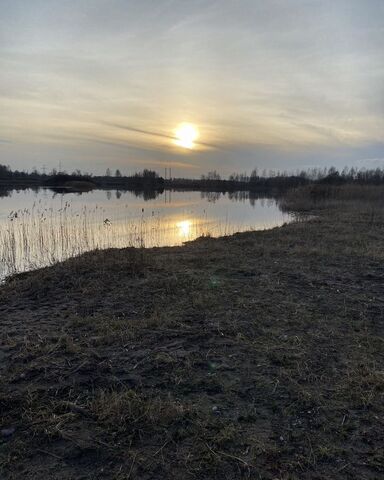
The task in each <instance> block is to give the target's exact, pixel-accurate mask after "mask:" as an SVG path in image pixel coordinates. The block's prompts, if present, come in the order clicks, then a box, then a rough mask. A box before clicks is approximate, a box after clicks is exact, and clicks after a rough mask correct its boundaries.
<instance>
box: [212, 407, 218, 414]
mask: <svg viewBox="0 0 384 480" xmlns="http://www.w3.org/2000/svg"><path fill="white" fill-rule="evenodd" d="M212 412H213V413H215V414H216V415H219V414H220V410H219V407H217V406H216V405H215V406H214V407H212Z"/></svg>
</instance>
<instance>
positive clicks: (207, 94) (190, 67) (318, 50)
mask: <svg viewBox="0 0 384 480" xmlns="http://www.w3.org/2000/svg"><path fill="white" fill-rule="evenodd" d="M383 15H384V3H383V2H382V1H381V0H370V1H369V2H361V0H338V1H337V2H335V1H334V0H323V1H321V2H319V1H315V0H291V1H290V2H286V1H284V0H269V1H268V2H255V1H254V0H242V2H241V8H239V4H238V2H233V1H232V0H220V1H219V0H195V1H193V2H184V1H176V0H157V1H156V2H153V1H150V0H130V1H129V2H127V1H125V0H110V1H108V2H105V1H104V0H92V1H91V0H81V1H75V0H67V1H65V2H62V1H59V0H50V1H49V2H47V1H45V0H35V1H34V2H30V1H29V0H28V1H27V0H12V1H11V0H3V1H2V15H1V18H0V62H1V63H2V75H1V79H0V132H1V136H2V137H4V138H7V137H9V138H12V139H13V141H14V144H13V146H12V151H11V149H8V150H7V155H8V161H9V162H11V163H12V162H24V165H23V166H24V167H28V166H29V163H30V162H31V161H34V160H31V158H30V156H29V153H28V149H27V148H26V145H27V144H32V143H35V144H38V143H41V145H42V148H43V144H44V143H47V142H49V143H56V150H55V149H54V148H53V146H52V150H51V151H50V154H51V158H50V159H49V158H48V159H47V161H48V162H49V161H50V162H52V164H56V163H57V159H58V158H63V156H67V157H68V159H69V160H68V161H70V162H71V163H75V162H78V163H79V164H78V167H80V168H82V167H83V166H86V168H88V169H91V168H92V167H93V166H94V164H92V162H91V161H90V153H87V152H86V151H85V148H89V149H90V150H89V152H94V150H93V149H92V148H91V146H90V145H91V140H92V139H93V142H94V143H95V144H96V142H99V143H98V144H99V145H101V144H103V145H104V147H105V151H104V150H103V155H104V162H105V163H107V162H108V152H109V153H110V155H111V156H113V157H114V158H117V157H116V155H119V158H120V160H119V161H121V162H123V161H124V158H126V160H125V161H126V162H127V165H129V164H130V162H131V164H132V165H134V161H135V160H134V159H132V157H131V156H126V157H124V155H125V152H126V151H128V150H129V151H130V152H132V154H135V155H136V154H137V155H139V156H140V161H148V162H151V161H153V162H155V161H156V160H158V161H164V160H165V159H167V158H169V159H170V160H171V161H176V162H177V161H179V160H177V159H178V158H179V157H180V158H181V159H182V160H180V161H181V163H183V162H184V160H185V158H186V157H183V156H182V153H180V155H178V154H177V152H175V151H174V149H173V148H172V142H169V140H172V139H173V136H172V133H168V132H172V131H173V130H174V128H175V127H176V126H177V124H179V123H181V122H185V121H187V122H190V123H194V124H196V125H197V126H198V128H199V130H200V132H201V136H200V139H199V146H200V147H201V148H199V149H196V150H199V151H196V152H193V153H191V154H190V157H189V158H188V162H186V163H189V160H191V159H192V160H191V163H192V164H193V165H195V164H196V165H197V166H199V167H200V168H201V170H204V169H208V168H209V169H210V168H216V169H218V170H220V169H222V168H223V169H229V168H232V169H233V170H236V169H237V170H242V169H245V168H248V166H249V165H250V164H251V163H252V162H253V161H257V162H259V163H260V164H262V163H264V164H265V165H266V167H268V166H269V164H271V163H272V164H284V165H286V167H287V168H289V167H292V166H293V165H295V164H296V163H298V162H299V163H300V162H310V157H311V150H312V152H319V154H318V155H317V154H314V155H313V160H314V161H316V162H319V163H320V164H328V163H329V162H332V161H334V160H335V159H340V158H341V157H342V158H343V161H344V159H345V161H346V162H347V163H348V158H347V157H348V155H349V161H351V162H353V161H354V159H355V158H356V155H358V152H360V151H361V149H366V150H367V151H368V150H369V148H370V146H374V145H377V144H378V143H380V140H381V139H382V132H383V131H384V69H383V66H382V65H383V62H382V55H383V54H382V52H383V50H384V36H383V32H382V18H383ZM124 131H126V132H127V136H126V137H128V138H124V134H123V132H124ZM128 133H130V135H129V136H128ZM87 139H88V140H87ZM128 139H129V141H128ZM4 148H5V144H4V143H2V149H4ZM108 149H109V150H108ZM117 151H119V153H118V152H117ZM95 155H96V156H97V157H98V158H99V157H100V159H99V160H98V162H100V163H101V162H102V161H103V160H102V158H101V156H98V155H97V152H95ZM263 155H264V156H263ZM304 158H306V160H304ZM359 158H370V157H369V156H365V155H363V156H360V157H359ZM372 158H373V157H372ZM375 158H376V157H375ZM378 158H381V156H380V155H378ZM23 159H24V160H23ZM159 159H160V160H159ZM297 159H299V160H297ZM137 161H138V160H137ZM180 168H181V166H180ZM186 168H187V169H188V168H189V167H186Z"/></svg>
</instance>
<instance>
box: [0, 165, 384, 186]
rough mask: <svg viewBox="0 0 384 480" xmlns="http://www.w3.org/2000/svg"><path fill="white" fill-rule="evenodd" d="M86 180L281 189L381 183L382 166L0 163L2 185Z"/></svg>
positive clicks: (383, 178)
mask: <svg viewBox="0 0 384 480" xmlns="http://www.w3.org/2000/svg"><path fill="white" fill-rule="evenodd" d="M77 181H79V182H89V183H90V184H93V185H94V186H95V187H96V188H120V189H131V190H139V191H140V190H147V191H148V190H159V189H163V188H173V189H193V190H203V191H217V192H226V191H229V192H230V191H235V190H249V191H259V192H260V191H263V192H274V191H283V190H287V189H291V188H296V187H299V186H304V185H308V184H324V185H343V184H359V185H365V184H367V185H380V184H384V168H376V169H365V168H361V169H357V168H354V167H351V168H349V167H345V168H343V169H342V170H337V169H336V168H335V167H330V168H312V169H307V170H301V171H296V172H295V173H292V172H288V171H274V170H262V171H261V172H259V171H258V169H254V170H252V172H251V173H250V174H247V173H233V174H231V175H229V177H228V178H222V177H221V175H220V174H219V173H218V172H217V171H216V170H214V171H211V172H208V173H207V174H205V175H202V176H201V177H200V178H199V179H189V178H172V179H167V180H164V178H163V177H161V176H160V175H159V174H158V173H157V172H155V171H153V170H148V169H144V170H143V171H142V172H137V173H134V174H132V175H128V176H126V175H123V174H122V173H121V171H120V170H119V169H116V170H115V172H114V173H112V171H111V169H110V168H107V170H106V173H105V175H92V174H90V173H82V172H81V171H80V170H75V171H73V172H72V173H67V172H59V171H57V170H55V169H53V170H52V171H51V172H50V173H48V174H47V173H41V172H39V171H37V170H36V169H33V170H32V171H31V172H26V171H18V170H14V171H12V170H11V169H10V168H9V167H8V166H5V165H0V184H2V185H6V186H10V187H12V186H17V185H24V186H28V185H33V186H60V185H64V184H66V183H68V182H77Z"/></svg>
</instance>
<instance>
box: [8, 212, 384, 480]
mask: <svg viewBox="0 0 384 480" xmlns="http://www.w3.org/2000/svg"><path fill="white" fill-rule="evenodd" d="M383 294H384V213H383V210H382V209H380V208H377V209H375V208H374V207H372V205H368V204H365V203H364V204H363V203H362V204H353V205H351V204H350V203H348V204H345V205H339V206H338V207H337V208H336V207H334V208H332V209H330V210H327V209H325V210H322V211H321V213H319V215H318V216H316V217H315V218H312V219H311V220H309V221H306V222H298V223H294V224H290V225H286V226H283V227H282V228H277V229H274V230H270V231H263V232H249V233H242V234H237V235H234V236H231V237H225V238H219V239H210V238H203V239H199V240H197V241H195V242H192V243H190V244H187V245H185V246H183V247H177V248H159V249H150V250H137V249H122V250H108V251H101V252H91V253H88V254H85V255H83V256H81V257H80V258H76V259H71V260H69V261H66V262H64V263H62V264H58V265H56V266H53V267H50V268H46V269H42V270H38V271H35V272H30V273H26V274H21V275H17V276H15V277H13V278H11V279H9V280H8V281H7V283H6V284H5V285H4V286H2V287H1V288H0V342H1V343H0V413H1V417H0V430H1V433H0V478H1V479H4V480H8V479H38V478H41V479H46V480H53V479H57V480H58V479H60V480H62V479H66V480H67V479H76V480H79V479H108V480H109V479H116V480H123V479H140V480H141V479H142V480H149V479H160V480H161V479H183V480H189V479H199V480H206V479H207V480H208V479H220V480H222V479H240V478H249V479H270V480H273V479H284V480H288V479H301V480H304V479H352V478H356V479H357V478H358V479H367V480H373V479H380V478H383V475H384V450H383V446H384V428H383V423H384V421H383V400H384V368H383V363H384V348H383V347H384V345H383V330H384V327H383V314H384V295H383Z"/></svg>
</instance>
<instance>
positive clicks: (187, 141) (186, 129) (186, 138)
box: [175, 123, 199, 149]
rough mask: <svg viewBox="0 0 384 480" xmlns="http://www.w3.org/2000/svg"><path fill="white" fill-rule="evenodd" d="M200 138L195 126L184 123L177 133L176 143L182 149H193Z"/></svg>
mask: <svg viewBox="0 0 384 480" xmlns="http://www.w3.org/2000/svg"><path fill="white" fill-rule="evenodd" d="M198 136H199V134H198V132H197V130H196V128H195V127H194V126H193V125H191V124H189V123H183V124H182V125H180V126H179V127H178V128H177V130H176V132H175V137H176V138H175V143H176V145H179V146H180V147H183V148H189V149H191V148H193V147H194V146H195V141H196V139H197V137H198Z"/></svg>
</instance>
